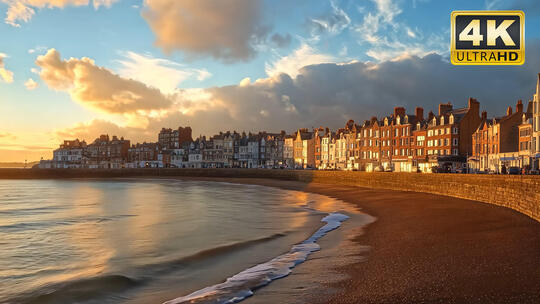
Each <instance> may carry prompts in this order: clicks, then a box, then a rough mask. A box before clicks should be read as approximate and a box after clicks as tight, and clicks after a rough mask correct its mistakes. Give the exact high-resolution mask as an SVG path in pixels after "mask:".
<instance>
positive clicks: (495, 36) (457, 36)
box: [450, 11, 525, 65]
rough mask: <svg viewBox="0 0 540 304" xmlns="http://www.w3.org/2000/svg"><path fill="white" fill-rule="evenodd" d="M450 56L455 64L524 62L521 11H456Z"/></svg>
mask: <svg viewBox="0 0 540 304" xmlns="http://www.w3.org/2000/svg"><path fill="white" fill-rule="evenodd" d="M451 20H452V25H451V26H452V29H451V31H452V40H451V47H450V48H451V54H450V59H451V61H452V64H456V65H520V64H523V63H524V62H525V41H524V34H525V14H524V13H523V12H522V11H454V12H452V15H451Z"/></svg>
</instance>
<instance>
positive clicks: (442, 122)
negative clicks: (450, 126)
mask: <svg viewBox="0 0 540 304" xmlns="http://www.w3.org/2000/svg"><path fill="white" fill-rule="evenodd" d="M442 125H444V116H441V126H442Z"/></svg>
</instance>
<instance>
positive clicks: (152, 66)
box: [118, 52, 212, 94]
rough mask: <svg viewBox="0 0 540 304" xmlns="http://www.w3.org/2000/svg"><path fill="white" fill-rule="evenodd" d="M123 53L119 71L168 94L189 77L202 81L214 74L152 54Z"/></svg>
mask: <svg viewBox="0 0 540 304" xmlns="http://www.w3.org/2000/svg"><path fill="white" fill-rule="evenodd" d="M122 55H123V57H124V59H122V60H118V63H120V65H121V67H120V68H119V69H118V72H119V74H120V75H121V76H123V77H125V78H132V79H134V80H137V81H140V82H142V83H145V84H147V85H149V86H151V87H154V88H158V89H159V90H160V91H161V92H163V93H167V94H172V93H174V91H175V90H176V89H177V88H178V86H179V85H180V84H181V83H182V82H184V81H185V80H187V79H190V78H194V79H197V80H199V81H202V80H205V79H207V78H209V77H211V76H212V74H211V73H210V72H208V71H207V70H206V69H193V68H187V67H185V66H184V65H182V64H180V63H177V62H174V61H171V60H167V59H161V58H154V57H152V56H150V55H143V54H138V53H135V52H125V53H122Z"/></svg>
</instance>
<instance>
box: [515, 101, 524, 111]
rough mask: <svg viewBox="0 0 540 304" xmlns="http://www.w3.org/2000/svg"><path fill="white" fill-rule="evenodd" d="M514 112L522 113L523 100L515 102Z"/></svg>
mask: <svg viewBox="0 0 540 304" xmlns="http://www.w3.org/2000/svg"><path fill="white" fill-rule="evenodd" d="M516 113H523V102H522V101H521V99H520V100H518V101H517V104H516Z"/></svg>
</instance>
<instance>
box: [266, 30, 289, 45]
mask: <svg viewBox="0 0 540 304" xmlns="http://www.w3.org/2000/svg"><path fill="white" fill-rule="evenodd" d="M291 40H292V37H291V35H290V34H286V35H280V34H278V33H276V34H274V35H272V37H271V38H270V41H272V43H273V44H274V45H275V46H276V47H278V48H284V47H287V46H289V44H291Z"/></svg>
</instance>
